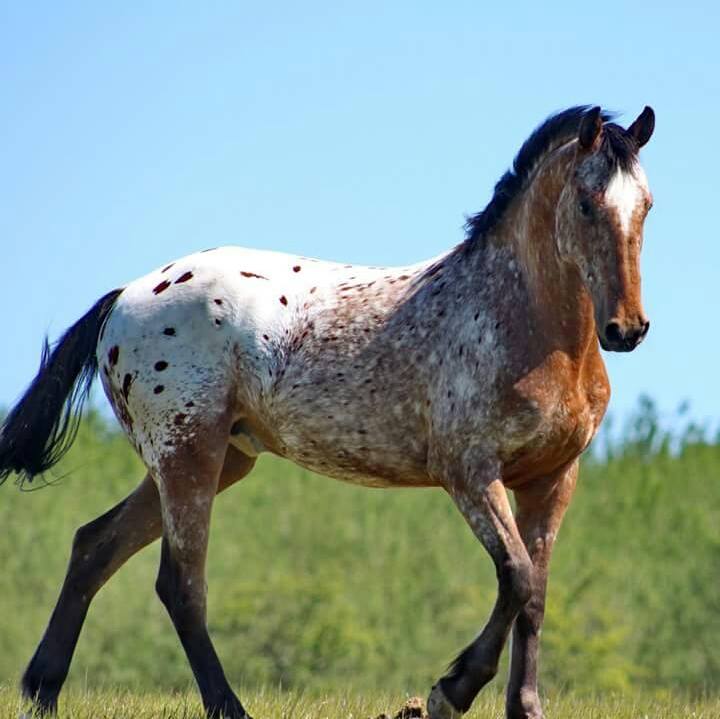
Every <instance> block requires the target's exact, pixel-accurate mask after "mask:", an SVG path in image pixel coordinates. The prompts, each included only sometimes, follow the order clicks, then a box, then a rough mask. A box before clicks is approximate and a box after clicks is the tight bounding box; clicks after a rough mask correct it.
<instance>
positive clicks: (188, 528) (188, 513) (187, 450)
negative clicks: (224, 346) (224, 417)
mask: <svg viewBox="0 0 720 719" xmlns="http://www.w3.org/2000/svg"><path fill="white" fill-rule="evenodd" d="M195 430H196V431H195V433H194V435H193V437H194V439H193V440H189V441H188V444H180V443H179V442H178V443H176V445H175V449H174V451H173V453H172V454H171V455H165V456H164V457H163V458H162V460H161V461H160V462H159V466H158V468H157V471H154V472H153V476H154V477H155V480H156V482H157V485H158V489H159V492H160V503H161V508H162V522H163V539H162V551H161V559H160V570H159V572H158V578H157V583H156V590H157V593H158V596H159V597H160V600H161V601H162V603H163V604H164V605H165V608H166V609H167V611H168V614H169V615H170V618H171V619H172V622H173V624H174V625H175V630H176V631H177V634H178V637H179V638H180V642H181V643H182V645H183V648H184V649H185V654H186V655H187V658H188V661H189V663H190V666H191V668H192V671H193V674H194V676H195V680H196V682H197V685H198V688H199V690H200V694H201V696H202V700H203V704H204V706H205V711H206V713H207V715H208V716H209V717H220V716H223V717H226V718H227V719H241V718H244V717H247V714H246V712H245V709H244V708H243V706H242V704H241V703H240V700H239V699H238V698H237V696H236V695H235V694H234V693H233V691H232V689H231V688H230V685H229V683H228V681H227V679H226V677H225V673H224V671H223V668H222V665H221V663H220V659H219V658H218V656H217V653H216V652H215V648H214V647H213V644H212V641H211V639H210V636H209V634H208V630H207V620H206V614H207V607H206V595H207V586H206V583H205V560H206V556H207V545H208V537H209V531H210V515H211V512H212V504H213V499H214V497H215V493H216V489H217V485H218V479H219V475H220V469H221V466H222V465H221V460H220V461H219V458H218V450H219V447H218V440H215V441H213V440H212V439H211V438H212V437H213V436H217V435H216V431H217V429H216V428H210V427H207V428H195ZM226 430H229V422H228V426H227V427H226ZM224 437H225V439H224V440H223V441H227V439H226V438H227V431H225V432H224ZM198 438H203V439H198Z"/></svg>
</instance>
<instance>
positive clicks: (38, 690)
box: [20, 662, 65, 716]
mask: <svg viewBox="0 0 720 719" xmlns="http://www.w3.org/2000/svg"><path fill="white" fill-rule="evenodd" d="M33 664H34V662H31V664H30V666H29V667H28V669H27V670H26V671H25V674H24V675H23V678H22V681H21V682H20V689H21V691H22V695H23V697H24V698H25V699H27V700H29V701H31V702H32V703H33V707H32V711H31V716H46V715H52V714H55V713H56V712H57V700H58V694H59V693H60V688H61V687H62V684H63V680H64V678H65V677H64V676H63V678H62V679H59V680H58V679H57V678H53V677H51V676H49V675H48V674H46V673H44V672H41V671H38V669H37V668H36V667H34V666H33Z"/></svg>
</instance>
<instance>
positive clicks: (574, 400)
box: [503, 355, 609, 485]
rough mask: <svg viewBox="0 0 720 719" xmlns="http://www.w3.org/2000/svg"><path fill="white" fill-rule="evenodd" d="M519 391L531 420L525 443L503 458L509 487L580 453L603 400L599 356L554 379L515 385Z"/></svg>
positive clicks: (606, 387)
mask: <svg viewBox="0 0 720 719" xmlns="http://www.w3.org/2000/svg"><path fill="white" fill-rule="evenodd" d="M519 390H520V392H521V393H522V397H523V399H524V401H525V402H527V403H528V405H530V406H532V407H533V408H534V410H535V420H536V421H535V424H534V426H533V428H532V431H531V432H530V433H529V434H528V436H527V437H526V439H525V441H524V442H523V443H522V444H520V445H519V446H516V447H513V448H512V449H511V451H509V452H508V453H507V454H506V456H505V457H504V458H503V459H504V478H505V481H506V483H508V484H510V485H512V484H520V483H522V482H524V481H526V480H530V479H533V478H537V477H541V476H545V475H548V474H551V473H552V472H554V471H556V470H557V469H559V468H561V467H563V466H564V465H566V464H568V463H569V462H571V461H573V460H574V459H576V458H577V457H578V456H579V455H580V454H582V452H583V451H584V450H585V449H586V448H587V446H588V445H589V443H590V441H591V440H592V438H593V437H594V436H595V433H596V431H597V428H598V427H599V425H600V422H601V420H602V417H603V415H604V413H605V409H606V407H607V402H608V400H609V385H608V382H607V375H606V374H605V368H604V365H603V364H602V361H601V360H600V358H599V355H598V356H597V361H596V358H595V357H592V358H591V361H590V362H589V363H588V364H587V365H586V366H583V367H582V368H581V370H580V371H579V372H578V373H569V372H568V373H566V374H565V375H564V376H563V375H559V377H558V376H556V379H555V381H554V382H550V381H543V382H532V381H528V382H526V383H525V384H524V385H523V384H522V383H521V385H520V387H519Z"/></svg>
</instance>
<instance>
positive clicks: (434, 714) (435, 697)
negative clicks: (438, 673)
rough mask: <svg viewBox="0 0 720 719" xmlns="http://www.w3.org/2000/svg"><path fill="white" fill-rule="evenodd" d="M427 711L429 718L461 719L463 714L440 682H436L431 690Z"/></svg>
mask: <svg viewBox="0 0 720 719" xmlns="http://www.w3.org/2000/svg"><path fill="white" fill-rule="evenodd" d="M427 712H428V717H429V719H460V717H461V716H462V712H459V711H458V710H457V709H456V708H455V707H454V706H453V705H452V704H451V703H450V701H449V699H448V698H447V697H446V696H445V694H443V690H442V689H441V688H440V685H439V684H436V685H435V686H434V687H433V688H432V689H431V691H430V696H429V697H428V700H427Z"/></svg>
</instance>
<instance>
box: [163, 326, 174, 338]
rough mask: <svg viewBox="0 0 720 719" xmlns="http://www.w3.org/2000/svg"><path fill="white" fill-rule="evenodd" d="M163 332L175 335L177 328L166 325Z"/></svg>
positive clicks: (170, 335) (169, 335) (171, 335)
mask: <svg viewBox="0 0 720 719" xmlns="http://www.w3.org/2000/svg"><path fill="white" fill-rule="evenodd" d="M163 334H164V335H167V336H168V337H174V336H175V328H174V327H166V328H165V329H164V330H163Z"/></svg>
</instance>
